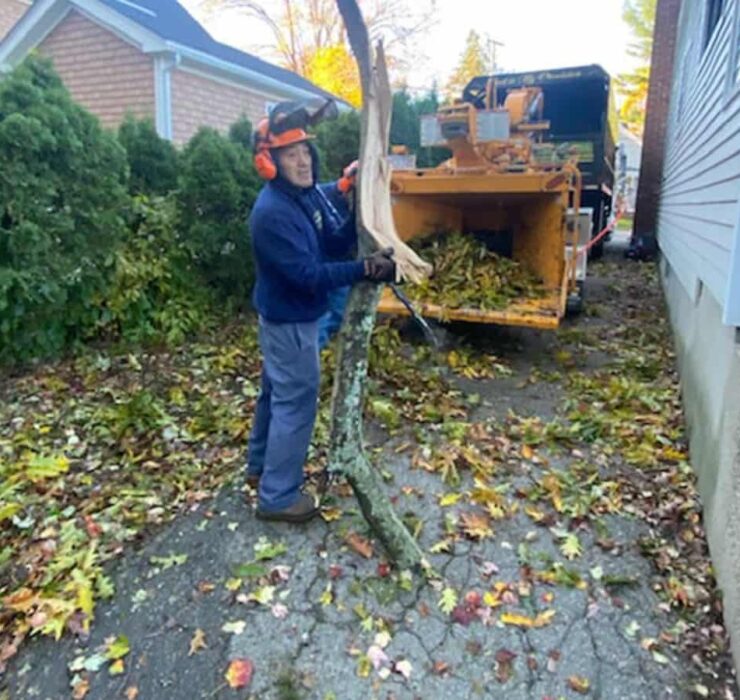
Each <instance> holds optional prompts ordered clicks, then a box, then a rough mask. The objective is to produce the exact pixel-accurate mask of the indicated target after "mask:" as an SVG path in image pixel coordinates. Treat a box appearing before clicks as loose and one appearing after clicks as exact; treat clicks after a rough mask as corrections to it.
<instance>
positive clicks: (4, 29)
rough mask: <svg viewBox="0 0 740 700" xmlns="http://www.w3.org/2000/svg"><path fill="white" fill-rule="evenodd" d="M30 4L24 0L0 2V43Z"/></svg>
mask: <svg viewBox="0 0 740 700" xmlns="http://www.w3.org/2000/svg"><path fill="white" fill-rule="evenodd" d="M29 6H30V3H29V2H26V1H25V0H0V41H2V39H3V38H4V37H5V35H6V34H7V33H8V32H9V31H10V30H11V29H12V28H13V25H14V24H15V23H16V22H17V21H18V20H19V19H20V18H21V17H22V16H23V14H24V13H25V12H26V10H27V9H28V8H29Z"/></svg>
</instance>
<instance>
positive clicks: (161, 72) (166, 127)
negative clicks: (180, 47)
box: [154, 52, 181, 141]
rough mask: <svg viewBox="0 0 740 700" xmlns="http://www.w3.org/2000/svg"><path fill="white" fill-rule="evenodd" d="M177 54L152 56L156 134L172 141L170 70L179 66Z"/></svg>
mask: <svg viewBox="0 0 740 700" xmlns="http://www.w3.org/2000/svg"><path fill="white" fill-rule="evenodd" d="M180 60H181V59H180V54H179V53H170V52H167V53H160V54H156V55H155V56H154V105H155V126H156V129H157V133H158V134H159V135H160V136H161V137H162V138H163V139H167V140H168V141H172V137H173V128H172V69H173V68H175V67H176V66H179V65H180Z"/></svg>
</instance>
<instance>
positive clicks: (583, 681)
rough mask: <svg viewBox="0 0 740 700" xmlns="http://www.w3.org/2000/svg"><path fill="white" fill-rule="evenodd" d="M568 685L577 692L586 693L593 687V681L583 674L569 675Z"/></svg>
mask: <svg viewBox="0 0 740 700" xmlns="http://www.w3.org/2000/svg"><path fill="white" fill-rule="evenodd" d="M568 687H570V688H571V690H575V691H576V693H581V694H583V695H585V694H586V693H587V692H588V689H589V688H590V687H591V683H590V681H589V680H588V678H584V677H583V676H568Z"/></svg>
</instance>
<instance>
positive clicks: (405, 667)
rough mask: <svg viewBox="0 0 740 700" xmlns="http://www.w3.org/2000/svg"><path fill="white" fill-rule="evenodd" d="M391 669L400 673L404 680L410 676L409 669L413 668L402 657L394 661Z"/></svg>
mask: <svg viewBox="0 0 740 700" xmlns="http://www.w3.org/2000/svg"><path fill="white" fill-rule="evenodd" d="M393 670H394V671H395V672H396V673H400V674H401V675H402V676H403V677H404V678H405V679H406V680H408V679H409V678H411V671H412V670H413V667H412V666H411V663H410V662H409V661H407V660H406V659H402V660H401V661H396V663H395V664H394V665H393Z"/></svg>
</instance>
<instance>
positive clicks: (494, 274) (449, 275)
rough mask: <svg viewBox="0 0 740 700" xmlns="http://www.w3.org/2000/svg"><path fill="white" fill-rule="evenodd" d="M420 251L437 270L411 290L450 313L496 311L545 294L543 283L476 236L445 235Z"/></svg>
mask: <svg viewBox="0 0 740 700" xmlns="http://www.w3.org/2000/svg"><path fill="white" fill-rule="evenodd" d="M418 250H419V253H420V254H421V255H422V256H423V257H424V259H425V260H427V261H428V262H430V263H431V264H432V265H433V266H434V274H433V275H432V276H431V277H430V278H429V279H427V280H425V281H424V282H422V283H421V284H419V285H417V286H414V287H412V288H410V289H409V296H410V297H411V298H412V299H414V300H416V301H419V302H425V303H428V304H437V305H439V306H443V307H445V308H448V309H460V308H469V309H479V310H481V311H493V310H496V309H503V308H505V307H506V306H508V305H509V304H511V303H512V302H513V301H521V300H524V299H537V298H540V297H542V296H543V295H544V293H545V290H544V288H543V286H542V283H541V282H540V281H539V280H538V279H537V278H536V277H535V276H534V275H533V274H532V273H531V272H530V271H529V270H527V269H526V268H525V267H524V266H523V265H521V264H520V263H518V262H516V261H514V260H511V259H510V258H506V257H503V256H501V255H498V254H497V253H494V252H493V251H491V250H489V249H488V248H487V247H486V245H485V243H481V242H480V241H478V240H477V239H476V238H475V237H474V236H473V235H465V234H462V233H450V234H442V235H439V236H436V237H434V238H433V239H432V240H428V239H427V240H425V241H423V242H422V243H421V244H419V246H418Z"/></svg>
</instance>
